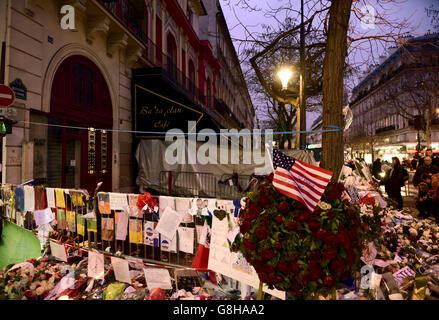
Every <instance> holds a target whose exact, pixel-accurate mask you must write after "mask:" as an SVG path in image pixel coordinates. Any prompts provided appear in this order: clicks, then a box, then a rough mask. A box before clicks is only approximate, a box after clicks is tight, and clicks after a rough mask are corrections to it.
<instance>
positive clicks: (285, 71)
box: [277, 67, 297, 141]
mask: <svg viewBox="0 0 439 320" xmlns="http://www.w3.org/2000/svg"><path fill="white" fill-rule="evenodd" d="M277 76H278V77H279V79H280V81H281V82H282V91H286V90H287V89H288V83H289V82H290V79H291V77H292V76H293V71H292V70H291V69H290V68H288V67H283V68H281V69H280V70H279V71H278V73H277ZM296 141H297V134H296Z"/></svg>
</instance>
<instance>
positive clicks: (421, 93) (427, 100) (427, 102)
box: [384, 57, 439, 147]
mask: <svg viewBox="0 0 439 320" xmlns="http://www.w3.org/2000/svg"><path fill="white" fill-rule="evenodd" d="M419 58H420V57H418V59H419ZM384 95H385V97H386V98H387V99H386V102H387V103H388V104H389V105H390V106H392V108H387V110H391V111H392V112H390V113H389V112H387V115H392V114H398V115H400V116H402V117H403V118H405V119H408V120H410V121H414V119H415V117H416V116H420V117H421V119H422V120H423V122H424V124H425V126H423V130H422V131H423V132H424V133H425V138H426V142H427V146H428V147H431V128H432V122H433V119H434V117H435V114H436V113H437V109H438V108H439V66H436V67H434V66H432V67H424V68H411V69H409V70H408V71H407V72H406V74H405V77H403V78H398V79H397V80H396V81H392V83H390V84H389V85H387V86H386V89H385V93H384Z"/></svg>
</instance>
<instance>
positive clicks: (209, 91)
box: [206, 77, 212, 107]
mask: <svg viewBox="0 0 439 320" xmlns="http://www.w3.org/2000/svg"><path fill="white" fill-rule="evenodd" d="M206 86H207V90H206V96H207V100H206V105H207V106H208V107H210V106H211V101H212V83H211V81H210V78H209V77H208V78H207V81H206Z"/></svg>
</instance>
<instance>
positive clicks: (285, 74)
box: [277, 68, 293, 90]
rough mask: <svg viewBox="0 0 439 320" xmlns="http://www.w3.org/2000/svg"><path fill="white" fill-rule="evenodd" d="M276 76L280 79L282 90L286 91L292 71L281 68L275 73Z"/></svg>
mask: <svg viewBox="0 0 439 320" xmlns="http://www.w3.org/2000/svg"><path fill="white" fill-rule="evenodd" d="M277 75H278V77H279V78H280V81H281V82H282V89H283V90H286V89H287V88H288V82H289V81H290V79H291V76H292V75H293V71H291V70H290V69H287V68H283V69H281V70H280V71H279V72H278V73H277Z"/></svg>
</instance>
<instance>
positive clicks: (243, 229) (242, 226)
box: [239, 220, 252, 234]
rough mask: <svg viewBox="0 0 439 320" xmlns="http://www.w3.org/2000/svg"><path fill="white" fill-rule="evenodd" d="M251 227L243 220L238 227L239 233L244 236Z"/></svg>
mask: <svg viewBox="0 0 439 320" xmlns="http://www.w3.org/2000/svg"><path fill="white" fill-rule="evenodd" d="M251 227H252V225H251V223H250V222H249V221H248V220H244V221H243V222H242V225H241V226H240V227H239V231H241V233H242V234H245V233H247V232H249V231H250V229H251Z"/></svg>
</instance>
